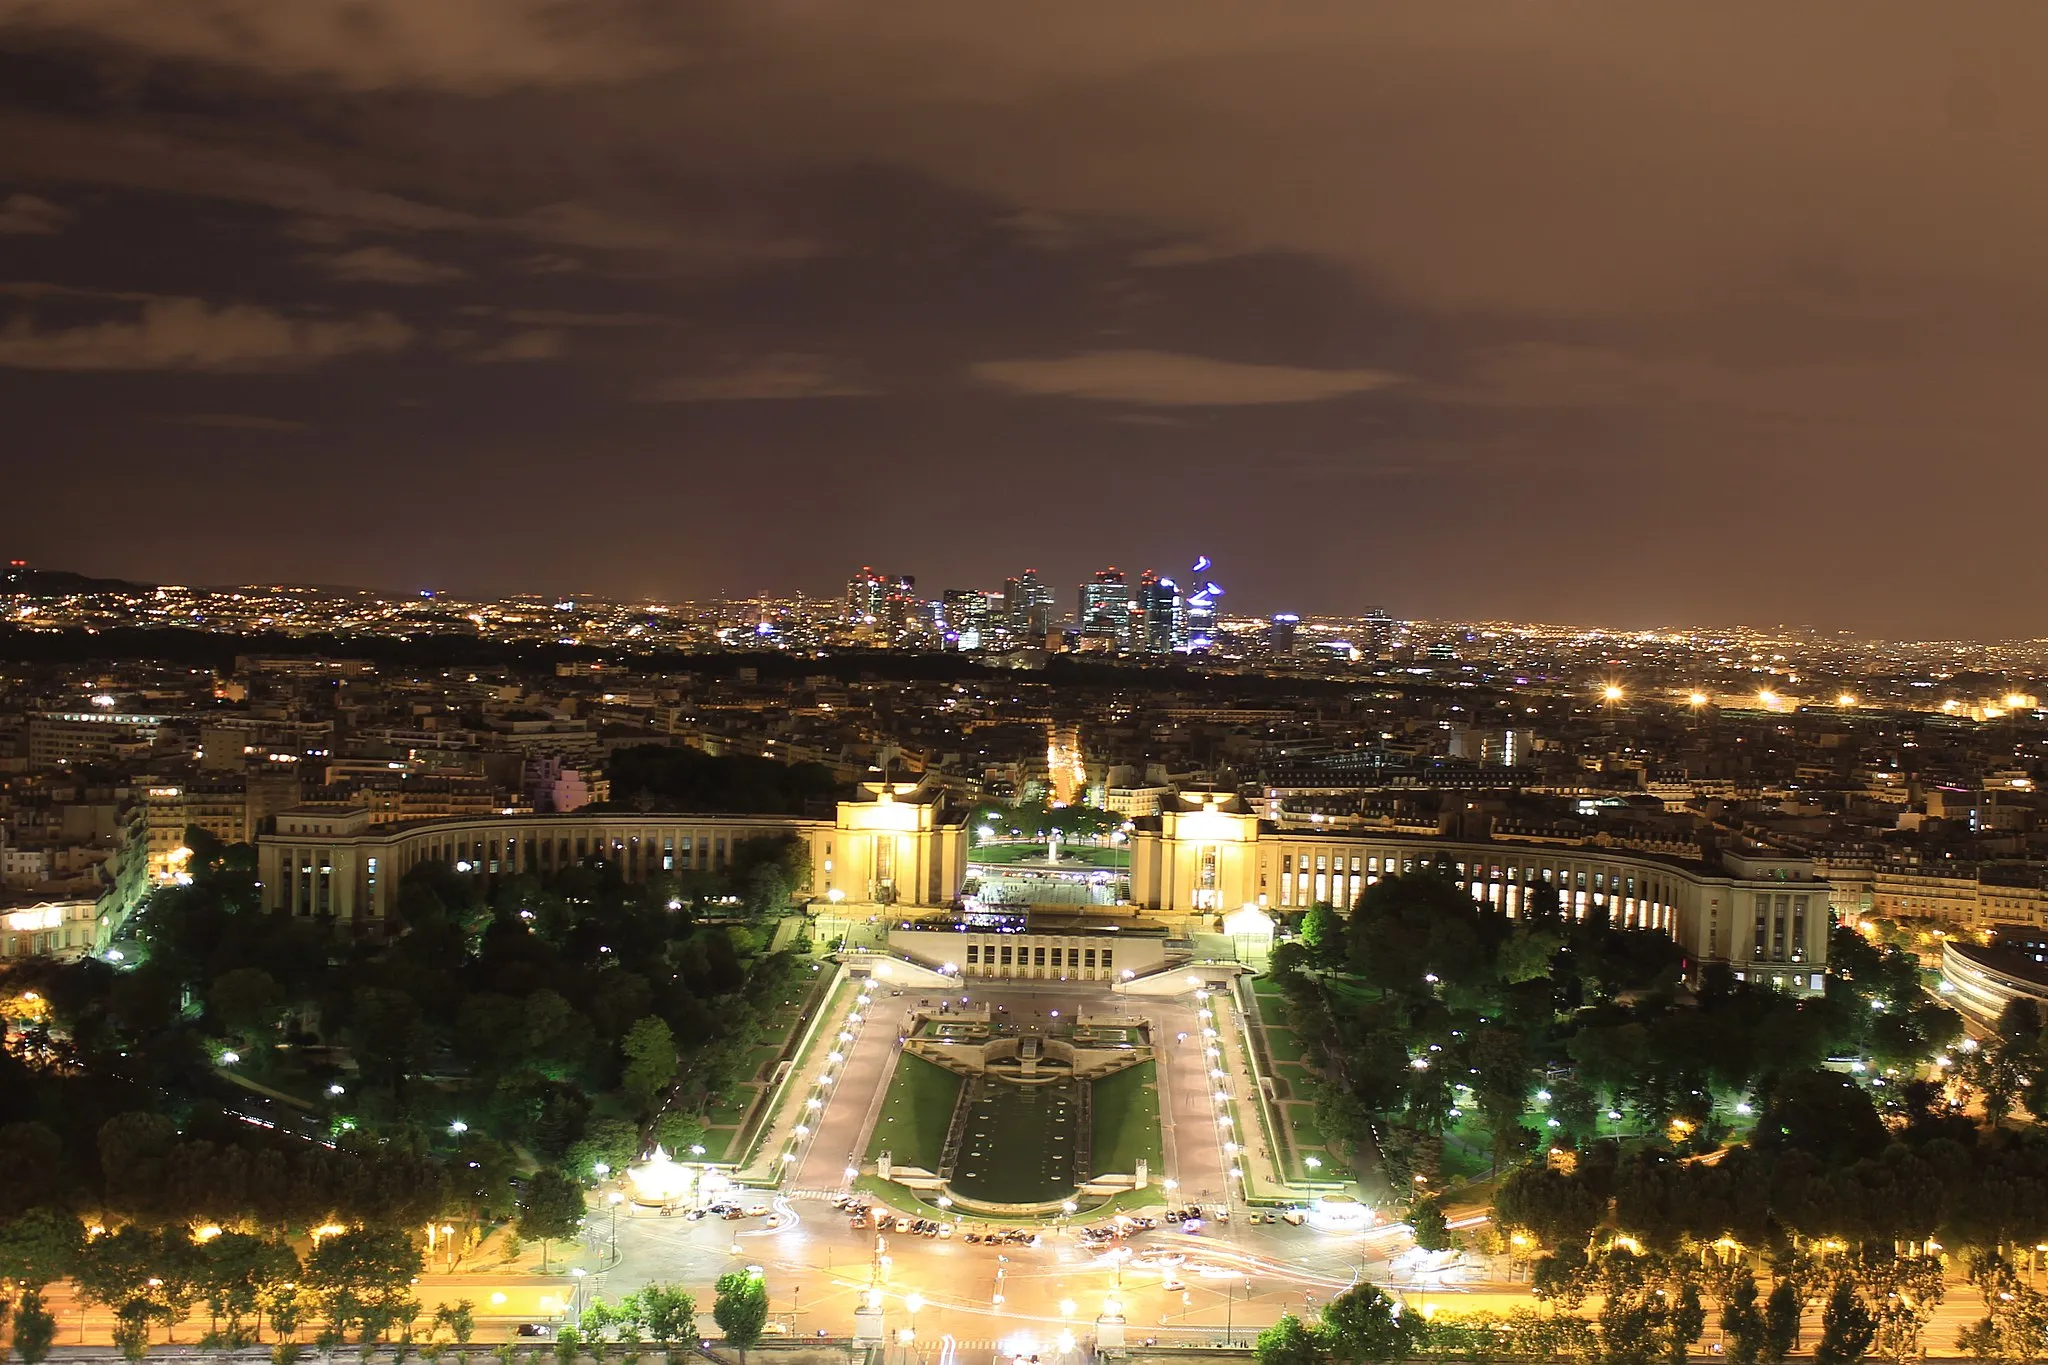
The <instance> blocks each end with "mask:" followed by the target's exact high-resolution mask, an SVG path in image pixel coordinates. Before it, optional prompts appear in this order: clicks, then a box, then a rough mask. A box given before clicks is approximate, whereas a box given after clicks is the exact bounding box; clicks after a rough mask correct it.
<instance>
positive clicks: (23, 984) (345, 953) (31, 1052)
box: [0, 830, 816, 1350]
mask: <svg viewBox="0 0 2048 1365" xmlns="http://www.w3.org/2000/svg"><path fill="white" fill-rule="evenodd" d="M188 838H189V841H190V843H191V846H192V848H193V850H194V856H193V859H192V862H191V864H190V866H191V868H192V870H193V874H194V875H193V880H192V884H191V885H189V886H178V887H167V888H164V889H163V890H161V891H159V892H157V893H156V894H155V895H153V896H152V898H151V900H150V902H149V903H148V905H147V906H146V907H145V909H144V911H143V912H142V914H141V915H140V916H139V920H138V925H137V930H136V935H135V938H134V939H133V940H124V942H123V944H122V947H123V954H122V956H123V957H124V958H125V961H122V962H119V963H110V962H107V961H102V960H97V959H93V960H85V961H80V962H76V963H69V964H57V963H51V962H48V961H42V960H35V961H27V962H22V963H18V964H13V965H11V966H10V967H8V968H7V969H6V971H5V972H4V974H0V1027H4V1029H5V1041H6V1044H7V1045H6V1047H5V1048H4V1049H0V1279H5V1280H6V1281H8V1282H10V1283H11V1284H13V1285H15V1286H18V1287H19V1289H18V1293H17V1297H18V1298H19V1300H20V1301H19V1303H17V1304H14V1305H13V1307H14V1309H15V1310H16V1312H17V1314H19V1313H21V1312H23V1311H25V1312H26V1313H27V1316H26V1317H17V1321H16V1325H17V1327H18V1328H20V1327H23V1326H26V1328H27V1330H28V1338H27V1340H28V1341H29V1342H30V1343H31V1344H32V1343H33V1341H34V1339H35V1335H36V1333H37V1331H39V1330H40V1329H39V1326H38V1324H39V1322H40V1319H39V1318H38V1317H37V1316H36V1315H37V1314H39V1313H41V1312H42V1311H43V1310H42V1308H41V1301H40V1299H39V1298H34V1299H31V1298H30V1297H29V1296H30V1295H32V1294H34V1293H35V1292H36V1291H38V1290H39V1289H40V1288H41V1286H42V1285H45V1284H47V1283H49V1282H50V1281H51V1280H53V1279H57V1278H76V1279H77V1281H78V1283H79V1285H80V1287H81V1289H82V1290H83V1292H85V1294H86V1295H87V1296H88V1297H89V1298H92V1299H93V1300H94V1301H96V1302H99V1303H103V1304H106V1305H108V1306H109V1307H110V1308H112V1309H113V1311H114V1313H115V1315H116V1317H117V1319H118V1321H119V1322H120V1323H121V1325H122V1330H123V1345H124V1348H125V1349H131V1350H140V1349H142V1347H143V1346H144V1345H146V1343H147V1341H148V1339H149V1334H150V1333H151V1332H152V1331H155V1330H159V1329H163V1328H166V1327H168V1326H169V1325H170V1324H173V1323H175V1322H176V1321H178V1320H179V1319H181V1318H182V1317H183V1316H184V1315H185V1313H186V1312H187V1311H188V1310H190V1309H191V1308H193V1307H194V1306H195V1305H204V1306H205V1307H206V1309H207V1310H208V1315H209V1318H210V1319H211V1320H212V1322H213V1323H214V1324H215V1326H214V1330H215V1331H216V1332H217V1333H219V1334H221V1337H222V1339H223V1340H241V1339H244V1338H245V1337H247V1336H248V1335H250V1334H252V1333H253V1332H254V1331H256V1330H257V1329H258V1328H259V1327H260V1326H261V1325H262V1324H264V1323H268V1324H269V1325H270V1326H271V1328H272V1329H273V1331H274V1332H275V1334H276V1335H277V1336H278V1337H280V1338H284V1339H287V1340H289V1339H290V1338H291V1337H292V1336H293V1335H294V1334H295V1333H296V1332H297V1330H298V1329H299V1323H300V1320H301V1318H304V1320H305V1322H306V1324H307V1325H309V1326H311V1325H313V1324H315V1323H318V1324H321V1325H322V1326H323V1330H326V1331H328V1332H333V1333H348V1334H352V1335H364V1334H367V1335H369V1336H372V1337H374V1336H376V1335H379V1334H383V1333H387V1332H390V1331H392V1330H394V1329H396V1328H399V1327H403V1326H404V1325H405V1324H407V1323H409V1322H410V1321H411V1319H412V1318H413V1317H414V1316H416V1314H417V1305H414V1304H411V1301H410V1299H409V1297H408V1296H407V1295H406V1294H405V1293H404V1292H403V1288H404V1286H405V1285H406V1284H407V1283H409V1281H410V1279H411V1277H412V1276H413V1275H415V1274H417V1273H418V1272H419V1267H420V1265H421V1256H420V1251H419V1249H418V1248H417V1247H416V1246H414V1244H413V1242H412V1240H411V1229H414V1228H417V1227H419V1226H422V1225H424V1224H427V1223H429V1222H433V1223H441V1222H454V1223H459V1224H461V1225H463V1226H462V1231H463V1232H464V1233H465V1234H468V1235H470V1236H471V1237H472V1238H473V1236H474V1235H475V1234H476V1233H479V1232H481V1231H483V1230H484V1229H486V1228H488V1227H489V1226H490V1225H493V1224H499V1223H504V1222H506V1221H508V1220H511V1219H513V1218H515V1217H517V1218H518V1219H519V1220H520V1221H521V1223H522V1225H525V1226H526V1227H527V1231H528V1234H529V1235H530V1236H534V1237H543V1238H559V1237H562V1236H565V1235H569V1234H570V1233H572V1232H573V1229H574V1226H575V1224H576V1222H577V1221H578V1220H579V1219H580V1217H581V1215H582V1207H583V1202H584V1195H583V1191H582V1188H581V1187H582V1185H583V1184H585V1183H587V1182H589V1181H590V1180H591V1179H592V1178H593V1176H594V1174H595V1171H596V1168H597V1166H598V1165H599V1164H600V1163H603V1164H608V1165H609V1166H611V1167H612V1168H614V1169H622V1168H623V1167H624V1166H625V1165H626V1164H627V1163H628V1162H629V1161H631V1160H632V1159H634V1158H635V1157H636V1156H638V1155H639V1154H640V1153H641V1152H642V1151H644V1150H645V1149H646V1147H647V1145H648V1144H650V1143H651V1142H653V1141H656V1140H660V1141H665V1142H668V1143H671V1144H677V1145H687V1144H688V1143H690V1142H693V1141H697V1140H698V1139H699V1137H700V1135H701V1134H702V1133H703V1131H704V1126H703V1120H702V1117H701V1116H702V1114H703V1113H704V1111H705V1108H706V1106H707V1105H708V1104H710V1103H712V1102H714V1101H717V1100H719V1099H721V1098H722V1097H724V1096H726V1095H727V1094H729V1093H730V1091H731V1089H732V1086H733V1085H734V1083H735V1082H736V1081H737V1080H739V1079H742V1078H743V1076H744V1075H745V1074H746V1073H748V1072H750V1071H751V1069H752V1066H753V1065H754V1063H753V1062H752V1061H751V1060H750V1059H749V1055H748V1054H749V1052H750V1050H751V1049H752V1048H753V1047H754V1046H756V1045H757V1043H758V1042H760V1041H761V1040H762V1039H763V1038H764V1037H765V1036H767V1030H768V1029H769V1027H770V1020H771V1016H773V1015H774V1014H776V1013H777V1012H778V1011H782V1012H783V1013H784V1016H785V1017H786V1013H787V1012H786V1011H784V1010H783V1006H784V1004H785V1002H787V1001H790V1000H796V999H801V997H802V995H803V994H804V993H806V992H808V991H810V990H811V989H812V987H813V983H814V981H815V980H816V978H815V977H814V975H813V973H812V971H811V969H810V966H809V964H808V963H807V962H804V961H801V960H799V959H798V958H796V957H795V956H792V955H766V954H764V953H763V952H762V945H763V943H764V941H765V938H766V934H767V929H766V928H765V927H764V928H758V929H757V928H755V927H752V926H751V925H750V924H749V923H748V922H747V919H746V914H747V911H746V906H747V904H748V902H750V901H765V902H766V903H768V904H770V905H772V906H780V905H786V904H787V902H788V898H789V893H790V890H791V889H792V881H791V878H792V877H793V873H792V872H791V871H790V869H791V868H792V866H793V863H794V861H795V860H793V859H792V858H791V857H790V855H789V850H788V848H787V847H786V846H785V845H784V843H783V842H782V841H777V840H762V841H753V842H754V843H755V844H757V845H758V846H755V847H749V846H747V845H744V844H743V845H742V846H741V847H740V848H737V849H735V850H734V857H733V860H732V863H731V864H730V865H729V867H728V869H727V871H726V873H725V874H724V875H723V876H717V877H713V876H708V875H707V876H699V877H693V878H689V879H682V878H671V879H657V880H656V881H654V882H651V883H648V884H644V885H628V884H626V883H625V882H624V881H623V880H622V879H621V878H620V876H619V872H618V869H617V868H616V867H613V866H606V865H603V864H601V863H592V864H590V865H587V866H583V867H578V868H573V869H569V870H567V871H565V872H563V873H561V874H559V875H557V876H555V877H553V878H552V879H550V880H548V881H546V882H545V883H543V882H542V881H540V880H537V879H535V878H531V877H517V878H511V879H507V880H505V881H503V882H501V883H500V884H499V885H498V886H497V887H496V888H495V889H494V890H493V892H492V893H491V895H490V896H489V897H488V898H486V897H485V896H484V895H483V894H482V892H481V890H480V886H479V883H478V881H477V880H476V879H475V878H473V877H470V876H466V875H464V874H462V873H460V872H457V871H456V870H454V869H452V868H450V867H447V866H445V865H438V864H433V865H426V866H422V867H420V868H417V869H415V870H414V871H413V872H412V873H411V874H410V875H408V876H407V877H406V878H405V879H404V881H403V882H401V883H400V884H399V886H398V887H397V888H396V891H395V897H394V903H393V915H394V918H395V920H396V922H397V926H398V927H399V929H400V930H401V931H402V932H399V933H397V934H394V935H393V936H392V937H391V938H390V940H389V941H387V942H372V941H364V940H351V939H348V938H347V937H345V936H343V935H340V934H339V933H337V932H336V930H335V928H334V926H332V925H331V924H328V923H324V922H320V921H316V920H307V919H296V918H293V917H291V916H287V915H280V914H272V913H268V912H265V911H264V910H263V909H262V908H261V906H260V899H259V893H258V888H257V886H256V884H255V874H254V863H253V858H252V856H251V851H250V850H249V849H247V848H246V847H223V846H222V845H220V844H219V843H217V842H215V841H213V840H210V839H207V838H205V837H204V836H203V835H202V834H201V833H200V832H199V831H196V830H195V831H192V832H191V833H190V835H189V836H188ZM763 886H766V887H767V890H766V891H762V890H761V888H762V887H763ZM628 964H630V965H628ZM237 1077H246V1078H248V1079H249V1080H250V1081H252V1082H255V1083H257V1084H258V1085H260V1086H261V1087H263V1088H264V1089H266V1090H270V1089H275V1090H278V1091H281V1092H282V1093H284V1094H285V1095H288V1096H294V1097H298V1098H299V1101H300V1102H299V1103H298V1104H297V1105H294V1104H288V1103H285V1102H284V1101H282V1100H269V1099H265V1098H259V1097H258V1095H257V1094H254V1093H252V1092H251V1091H250V1090H249V1089H247V1088H245V1087H244V1086H242V1085H240V1084H237V1083H236V1078H237ZM536 1163H538V1164H539V1166H540V1169H539V1170H535V1169H533V1168H534V1167H535V1165H536ZM87 1219H90V1221H92V1222H94V1223H96V1224H100V1225H103V1226H104V1227H106V1228H108V1229H110V1230H109V1231H107V1232H105V1233H104V1234H103V1235H99V1236H95V1237H93V1238H91V1239H85V1238H84V1237H83V1236H82V1233H81V1231H80V1229H81V1227H82V1226H83V1223H84V1221H86V1220H87ZM330 1227H339V1228H342V1229H345V1231H342V1232H329V1233H327V1234H326V1235H323V1236H322V1237H321V1238H320V1239H319V1241H318V1242H317V1244H312V1243H309V1242H308V1240H307V1235H308V1233H309V1232H311V1231H313V1230H314V1229H326V1228H330ZM195 1228H198V1229H208V1230H211V1229H225V1231H218V1232H213V1231H209V1232H208V1233H207V1235H206V1236H205V1237H204V1239H203V1240H200V1239H197V1238H195V1236H194V1235H193V1233H192V1229H195ZM302 1261H303V1264H302ZM144 1266H147V1267H150V1268H151V1273H150V1274H148V1275H143V1274H141V1273H140V1269H141V1268H142V1267H144ZM401 1271H403V1273H402V1274H401V1273H400V1272H401ZM288 1284H289V1285H295V1286H296V1288H295V1289H293V1290H292V1291H291V1292H285V1291H284V1290H283V1289H282V1288H280V1286H285V1285H288ZM5 1297H6V1295H5V1294H4V1293H0V1298H5ZM408 1307H410V1309H411V1311H407V1310H408ZM448 1326H449V1327H450V1330H453V1324H448Z"/></svg>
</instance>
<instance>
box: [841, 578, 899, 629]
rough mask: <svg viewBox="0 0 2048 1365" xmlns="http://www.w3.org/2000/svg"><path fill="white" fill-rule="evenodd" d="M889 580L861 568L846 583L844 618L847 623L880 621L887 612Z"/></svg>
mask: <svg viewBox="0 0 2048 1365" xmlns="http://www.w3.org/2000/svg"><path fill="white" fill-rule="evenodd" d="M888 596H889V579H888V578H887V577H886V576H885V575H883V574H878V573H876V572H875V571H874V570H873V569H870V568H866V567H863V568H862V569H861V571H860V572H859V573H857V574H855V575H854V576H853V577H852V578H850V579H848V580H847V581H846V618H847V619H848V620H849V621H880V620H881V619H882V618H883V616H884V614H885V613H886V611H887V607H886V605H885V604H886V602H887V600H888Z"/></svg>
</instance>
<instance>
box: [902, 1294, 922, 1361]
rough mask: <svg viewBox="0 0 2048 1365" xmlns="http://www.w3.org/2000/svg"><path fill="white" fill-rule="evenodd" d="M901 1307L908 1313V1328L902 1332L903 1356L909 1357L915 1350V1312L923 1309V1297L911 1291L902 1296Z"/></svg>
mask: <svg viewBox="0 0 2048 1365" xmlns="http://www.w3.org/2000/svg"><path fill="white" fill-rule="evenodd" d="M903 1306H904V1308H905V1309H907V1310H909V1313H910V1326H908V1327H906V1328H905V1329H904V1330H903V1345H904V1354H905V1355H909V1354H911V1353H912V1352H914V1351H915V1350H916V1348H917V1310H918V1309H920V1308H922V1307H924V1295H922V1294H920V1293H918V1292H917V1291H916V1290H915V1289H913V1290H911V1291H910V1292H909V1293H908V1294H905V1295H904V1296H903Z"/></svg>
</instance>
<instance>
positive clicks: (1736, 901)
mask: <svg viewBox="0 0 2048 1365" xmlns="http://www.w3.org/2000/svg"><path fill="white" fill-rule="evenodd" d="M1231 800H1232V799H1231V798H1217V797H1213V796H1212V797H1207V798H1205V799H1203V801H1202V802H1201V804H1200V805H1199V806H1196V807H1194V808H1191V809H1190V808H1184V809H1179V810H1172V809H1169V810H1166V811H1164V812H1162V813H1161V814H1160V815H1159V816H1158V817H1156V818H1155V819H1151V820H1145V821H1141V822H1140V823H1139V826H1138V830H1137V832H1136V833H1135V835H1134V836H1133V838H1132V844H1131V899H1132V900H1134V901H1135V902H1137V904H1138V905H1139V906H1141V907H1143V908H1144V909H1147V910H1151V911H1155V912H1160V913H1163V914H1167V915H1186V914H1191V913H1192V914H1204V915H1211V914H1225V913H1228V912H1231V911H1234V910H1237V909H1240V908H1242V907H1244V906H1248V905H1249V906H1256V907H1259V908H1279V909H1283V910H1285V909H1292V908H1306V907H1308V906H1311V905H1315V904H1318V903H1332V904H1338V905H1349V904H1352V903H1353V902H1355V901H1356V900H1357V899H1358V897H1359V896H1360V895H1362V894H1364V891H1365V889H1366V888H1367V887H1368V886H1370V885H1372V884H1373V883H1374V882H1376V881H1378V880H1379V879H1380V878H1381V877H1383V876H1389V875H1395V874H1400V873H1407V872H1413V871H1415V870H1416V869H1417V868H1420V867H1435V868H1438V869H1441V870H1444V871H1446V872H1448V873H1450V874H1451V875H1452V876H1453V877H1454V878H1455V879H1456V881H1457V882H1458V884H1459V885H1460V886H1462V887H1464V888H1465V889H1466V890H1467V891H1468V892H1470V894H1471V895H1472V896H1473V897H1474V898H1475V899H1476V900H1478V901H1479V902H1480V903H1481V904H1483V905H1489V906H1493V907H1495V908H1497V909H1499V910H1500V911H1502V912H1503V913H1505V914H1507V915H1509V916H1513V917H1520V916H1521V915H1523V914H1524V913H1526V912H1527V910H1528V909H1529V907H1530V904H1531V897H1532V896H1533V895H1534V894H1535V892H1536V889H1537V887H1539V886H1547V887H1549V888H1550V889H1551V890H1552V891H1555V892H1556V893H1557V897H1558V903H1559V908H1560V910H1561V911H1562V913H1564V914H1565V915H1568V916H1570V917H1571V918H1573V919H1584V918H1585V917H1586V916H1587V915H1589V914H1604V915H1605V916H1606V917H1607V918H1608V920H1609V921H1610V922H1611V923H1613V924H1615V925H1616V926H1618V927H1623V928H1649V929H1661V930H1663V931H1664V932H1666V933H1668V934H1670V935H1671V936H1672V937H1673V938H1674V939H1676V940H1677V941H1678V943H1679V944H1680V945H1681V946H1682V947H1683V948H1684V949H1685V950H1686V954H1687V956H1688V958H1689V960H1690V962H1691V963H1692V964H1694V965H1695V966H1696V965H1697V964H1700V963H1705V962H1725V963H1727V964H1728V966H1729V967H1730V968H1732V969H1733V970H1734V972H1735V974H1736V976H1737V977H1738V978H1741V979H1745V980H1752V981H1757V982H1761V983H1763V984H1765V985H1768V986H1772V987H1774V988H1776V989H1780V990H1786V991H1796V992H1799V993H1802V994H1804V993H1808V992H1814V991H1818V990H1819V989H1820V988H1821V981H1822V977H1823V975H1824V974H1825V972H1826V964H1827V934H1828V886H1827V884H1826V883H1825V882H1822V881H1819V880H1817V879H1816V878H1815V876H1814V868H1813V863H1812V862H1811V861H1810V860H1808V859H1806V858H1803V857H1797V856H1792V855H1785V854H1778V853H1763V852H1758V853H1724V854H1723V855H1722V856H1721V859H1720V862H1719V863H1718V865H1709V864H1706V863H1697V862H1687V861H1685V860H1681V859H1678V858H1673V857H1665V856H1657V855H1653V854H1628V853H1620V852H1616V851H1610V850H1593V849H1584V848H1570V849H1566V848H1543V847H1540V846H1507V845H1501V844H1497V843H1491V842H1466V841H1459V840H1449V839H1440V838H1430V837H1428V836H1411V835H1400V834H1392V835H1386V834H1348V833H1347V834H1337V833H1322V832H1304V831H1294V830H1275V829H1272V828H1270V827H1267V828H1261V826H1260V821H1259V818H1258V817H1257V816H1256V815H1249V814H1244V813H1240V812H1238V811H1235V810H1232V809H1229V808H1228V807H1229V805H1230V804H1231Z"/></svg>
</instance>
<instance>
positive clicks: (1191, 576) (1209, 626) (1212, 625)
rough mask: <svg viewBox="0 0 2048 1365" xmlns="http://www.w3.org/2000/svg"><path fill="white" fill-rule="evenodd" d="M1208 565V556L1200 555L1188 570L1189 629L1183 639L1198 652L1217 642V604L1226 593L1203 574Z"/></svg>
mask: <svg viewBox="0 0 2048 1365" xmlns="http://www.w3.org/2000/svg"><path fill="white" fill-rule="evenodd" d="M1209 567H1210V561H1209V556H1207V555H1201V556H1199V557H1197V558H1196V560H1195V563H1194V567H1193V568H1192V569H1190V570H1189V571H1188V593H1187V598H1186V603H1187V607H1186V619H1187V631H1186V636H1185V639H1184V641H1183V643H1184V645H1185V647H1186V648H1187V649H1189V650H1193V651H1196V652H1200V651H1202V650H1206V649H1208V648H1209V647H1210V646H1211V645H1213V644H1215V643H1216V606H1217V603H1218V602H1219V601H1220V600H1221V599H1222V597H1223V589H1222V588H1220V587H1218V586H1217V585H1216V584H1215V583H1214V582H1213V581H1211V580H1209V579H1206V578H1204V577H1202V575H1203V574H1205V573H1207V572H1208V570H1209Z"/></svg>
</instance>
